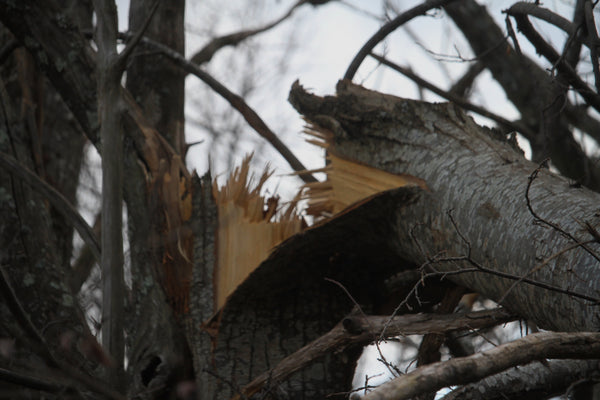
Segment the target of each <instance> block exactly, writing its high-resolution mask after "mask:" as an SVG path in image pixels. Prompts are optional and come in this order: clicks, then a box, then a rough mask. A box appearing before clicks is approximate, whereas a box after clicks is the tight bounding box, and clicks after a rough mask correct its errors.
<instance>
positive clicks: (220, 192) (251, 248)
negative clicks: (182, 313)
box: [213, 156, 303, 311]
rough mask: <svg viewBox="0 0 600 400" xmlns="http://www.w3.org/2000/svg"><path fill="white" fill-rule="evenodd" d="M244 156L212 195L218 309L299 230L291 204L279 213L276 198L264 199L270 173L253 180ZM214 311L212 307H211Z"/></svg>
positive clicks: (215, 185)
mask: <svg viewBox="0 0 600 400" xmlns="http://www.w3.org/2000/svg"><path fill="white" fill-rule="evenodd" d="M250 159H251V156H248V157H246V158H245V159H244V161H243V162H242V165H241V166H239V167H237V168H236V169H235V170H234V171H233V173H232V174H231V175H230V177H229V179H228V180H227V183H226V184H225V185H224V186H223V187H221V188H219V187H218V185H217V183H216V181H215V183H214V185H213V195H214V197H215V199H216V203H217V206H218V210H219V211H218V214H219V229H218V246H217V252H218V258H217V260H218V268H217V272H216V282H217V284H216V293H215V296H216V299H217V300H216V306H217V309H219V308H221V307H222V306H223V305H224V304H225V301H226V300H227V297H228V296H229V295H230V294H231V293H232V292H233V291H234V290H235V288H237V286H238V285H239V284H240V283H241V282H242V281H243V280H244V279H245V278H246V277H247V276H248V275H249V274H250V273H251V272H252V271H253V270H254V269H255V268H256V267H258V265H259V264H260V263H261V262H262V261H263V260H265V259H266V258H267V256H268V255H269V254H270V252H271V250H272V249H273V248H274V247H275V246H277V245H278V244H279V243H281V242H282V241H283V240H285V239H287V238H288V237H290V236H292V235H293V234H295V233H297V232H300V231H301V230H302V227H303V220H302V218H301V217H300V216H299V215H298V214H297V213H296V212H295V203H292V204H291V205H288V208H287V210H286V211H285V212H284V213H282V214H281V215H279V216H278V217H277V218H275V217H276V213H277V211H278V200H277V198H265V197H264V196H262V195H261V194H260V191H261V189H262V187H263V185H264V183H265V182H266V180H267V179H269V177H270V176H271V174H272V172H270V171H269V170H268V169H267V170H265V171H264V172H263V174H262V175H261V176H260V178H259V179H258V181H257V182H254V178H253V176H252V175H251V174H250V172H249V170H250ZM215 311H216V310H215Z"/></svg>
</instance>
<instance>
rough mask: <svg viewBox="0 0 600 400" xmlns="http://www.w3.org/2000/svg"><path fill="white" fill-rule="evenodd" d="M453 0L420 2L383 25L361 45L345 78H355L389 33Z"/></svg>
mask: <svg viewBox="0 0 600 400" xmlns="http://www.w3.org/2000/svg"><path fill="white" fill-rule="evenodd" d="M452 1H454V0H427V1H426V2H424V3H423V4H419V5H418V6H416V7H413V8H411V9H410V10H408V11H406V12H404V13H402V14H400V15H398V16H397V17H396V18H394V19H393V20H391V21H390V22H388V23H387V24H385V25H383V26H382V27H381V28H379V30H378V31H377V32H375V34H374V35H373V36H371V38H370V39H369V40H368V41H367V42H366V43H365V44H364V45H363V47H361V49H360V50H359V51H358V53H356V55H355V56H354V59H353V60H352V62H351V63H350V65H349V66H348V69H347V70H346V73H345V74H344V79H348V80H352V79H353V78H354V75H355V74H356V71H358V67H360V64H362V62H363V60H364V59H365V58H366V57H367V56H368V55H369V53H370V52H371V51H372V50H373V49H374V48H375V46H377V44H379V42H381V41H382V40H383V39H385V37H386V36H387V35H389V34H390V33H392V32H394V31H395V30H396V29H398V28H399V27H400V26H402V25H404V24H405V23H406V22H408V21H410V20H411V19H413V18H415V17H418V16H419V15H423V14H425V13H427V11H429V10H431V9H432V8H439V7H442V6H445V5H446V4H449V3H451V2H452Z"/></svg>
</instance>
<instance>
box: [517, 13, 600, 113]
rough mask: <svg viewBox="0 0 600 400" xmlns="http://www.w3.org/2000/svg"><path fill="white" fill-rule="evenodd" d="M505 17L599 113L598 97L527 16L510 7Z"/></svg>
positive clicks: (599, 96) (599, 102) (599, 99)
mask: <svg viewBox="0 0 600 400" xmlns="http://www.w3.org/2000/svg"><path fill="white" fill-rule="evenodd" d="M505 12H506V14H507V15H510V16H512V17H513V18H514V19H515V20H516V21H517V27H518V29H519V31H520V32H521V33H523V35H525V37H527V39H528V40H529V42H530V43H531V44H532V45H533V46H534V47H535V49H536V51H537V52H538V53H539V54H541V55H542V56H543V57H544V58H546V59H547V60H548V61H550V62H551V63H552V64H553V65H555V66H556V68H557V69H558V72H559V73H560V74H561V75H563V76H564V78H565V80H566V81H567V82H568V83H569V84H570V85H571V86H572V87H573V89H575V90H576V91H577V92H578V93H579V94H580V95H581V97H583V99H584V100H585V101H586V102H587V103H588V104H589V105H590V106H592V107H594V108H595V109H596V110H598V111H600V95H598V94H597V93H596V92H594V91H593V90H592V89H591V88H590V87H589V86H588V85H587V84H586V83H585V82H584V81H583V80H582V79H581V78H580V77H579V75H577V72H575V70H573V68H571V66H570V65H569V64H568V63H567V62H566V61H565V60H563V59H562V58H561V57H560V55H559V54H558V52H557V51H556V50H555V49H554V48H553V47H552V46H551V45H550V44H548V43H547V42H546V40H544V38H543V37H542V36H541V35H540V34H539V33H538V32H537V31H536V30H535V28H534V27H533V25H531V22H530V21H529V19H528V18H527V14H524V13H522V12H521V11H520V10H519V8H518V7H517V8H514V9H513V7H511V8H509V9H508V10H506V11H505Z"/></svg>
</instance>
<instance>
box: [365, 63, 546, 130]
mask: <svg viewBox="0 0 600 400" xmlns="http://www.w3.org/2000/svg"><path fill="white" fill-rule="evenodd" d="M369 55H370V56H371V57H373V58H374V59H376V60H377V61H379V62H380V63H382V64H384V65H387V66H388V67H390V68H392V69H393V70H395V71H397V72H399V73H401V74H402V75H404V76H406V77H407V78H409V79H411V80H413V81H414V82H415V83H416V84H417V85H419V86H422V87H424V88H425V89H427V90H430V91H432V92H433V93H435V94H437V95H438V96H441V97H443V98H445V99H447V100H450V101H451V102H453V103H456V104H457V105H459V106H461V107H462V108H464V109H465V110H469V111H473V112H474V113H477V114H479V115H481V116H483V117H486V118H489V119H491V120H493V121H496V122H497V123H499V124H502V125H505V126H507V127H510V128H512V129H514V130H515V131H519V132H520V133H522V134H523V136H525V137H526V138H527V139H531V138H533V137H535V133H534V132H532V131H531V129H529V128H528V127H526V126H525V125H523V124H520V123H518V122H513V121H509V120H507V119H506V118H504V117H501V116H500V115H498V114H495V113H493V112H491V111H488V110H486V109H485V108H483V107H479V106H477V105H475V104H472V103H470V102H468V101H467V100H465V99H464V98H463V97H461V96H457V95H456V94H454V93H452V92H447V91H445V90H442V89H440V88H438V87H437V86H435V85H434V84H433V83H431V82H428V81H426V80H425V79H423V78H421V77H420V76H418V75H417V74H415V73H414V72H412V71H411V70H410V69H408V68H405V67H402V66H400V65H398V64H396V63H393V62H391V61H390V60H388V59H387V58H385V57H382V56H380V55H377V54H374V53H370V54H369Z"/></svg>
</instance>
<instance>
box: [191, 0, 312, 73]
mask: <svg viewBox="0 0 600 400" xmlns="http://www.w3.org/2000/svg"><path fill="white" fill-rule="evenodd" d="M306 3H309V1H307V0H298V1H297V2H296V3H294V4H293V5H292V6H291V7H290V8H289V9H288V11H287V12H286V13H285V14H283V15H282V16H281V17H279V18H277V19H276V20H274V21H272V22H270V23H268V24H266V25H264V26H261V27H260V28H256V29H248V30H243V31H239V32H235V33H230V34H229V35H225V36H220V37H217V38H214V39H212V40H211V41H210V42H209V43H208V44H207V45H205V46H204V47H203V48H202V49H201V50H200V51H198V52H197V53H196V54H194V55H193V56H192V58H191V59H190V61H191V62H192V63H194V64H196V65H202V64H204V63H207V62H209V61H210V60H211V59H212V58H213V56H214V55H215V53H216V52H217V51H219V50H220V49H222V48H223V47H226V46H236V45H238V44H239V43H241V42H242V41H244V40H246V39H248V38H249V37H252V36H255V35H258V34H260V33H263V32H266V31H268V30H269V29H272V28H274V27H276V26H277V25H279V24H280V23H281V22H283V21H285V20H286V19H288V18H289V17H290V16H291V15H292V14H293V13H294V11H295V10H296V8H298V7H300V6H301V5H303V4H306Z"/></svg>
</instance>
